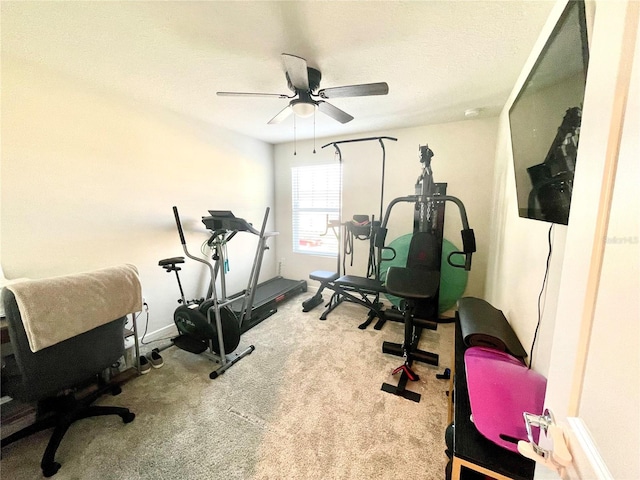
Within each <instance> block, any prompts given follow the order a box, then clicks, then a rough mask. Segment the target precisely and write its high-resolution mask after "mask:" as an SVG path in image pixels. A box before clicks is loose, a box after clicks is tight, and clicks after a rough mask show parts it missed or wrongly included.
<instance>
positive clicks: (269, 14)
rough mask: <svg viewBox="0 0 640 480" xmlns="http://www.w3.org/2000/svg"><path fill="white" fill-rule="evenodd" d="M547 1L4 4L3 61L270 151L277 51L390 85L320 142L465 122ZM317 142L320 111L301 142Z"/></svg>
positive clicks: (282, 132)
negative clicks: (266, 145)
mask: <svg viewBox="0 0 640 480" xmlns="http://www.w3.org/2000/svg"><path fill="white" fill-rule="evenodd" d="M552 6H553V2H552V1H549V0H547V1H529V0H510V1H509V0H507V1H496V0H490V1H474V0H467V1H455V0H449V1H412V2H402V1H383V2H374V1H357V2H334V1H290V2H285V1H280V2H265V1H259V2H248V1H234V2H221V1H200V2H186V1H185V2H178V1H165V2H96V1H93V2H8V1H4V0H3V1H2V2H1V9H2V10H1V14H2V25H1V27H2V29H1V35H2V37H1V39H2V54H3V56H5V55H9V56H12V57H17V58H21V59H24V60H27V61H29V62H37V63H40V64H43V65H44V66H46V67H47V68H52V69H55V70H57V71H60V72H62V73H63V74H65V75H68V76H72V77H75V78H77V79H79V80H82V81H86V82H90V83H91V84H93V85H96V84H97V85H98V87H99V88H101V89H108V90H109V91H111V92H115V93H117V94H119V95H124V96H126V97H127V98H133V99H135V100H136V101H143V102H149V103H151V104H153V105H154V106H156V107H161V108H167V109H170V110H172V111H174V112H177V113H179V114H181V115H186V116H189V117H191V118H196V119H198V120H200V121H204V122H206V123H209V124H213V125H218V126H222V127H225V128H227V129H231V130H234V131H237V132H240V133H243V134H246V135H249V136H252V137H255V138H258V139H261V140H264V141H266V142H270V143H282V142H288V141H291V140H292V139H293V117H289V118H288V119H287V120H286V121H285V122H283V123H282V124H280V125H267V121H268V120H269V119H271V118H272V117H273V116H274V115H275V114H276V113H278V112H279V111H280V110H281V109H282V108H284V107H285V106H286V105H287V103H288V100H285V99H278V98H264V97H260V98H237V97H219V96H216V91H244V92H266V93H286V94H290V93H291V92H290V91H289V90H288V88H287V82H286V79H285V76H284V73H283V72H284V70H283V67H282V64H281V59H280V54H281V53H290V54H294V55H298V56H301V57H303V58H306V59H307V61H308V64H309V66H312V67H315V68H318V69H319V70H320V71H321V72H322V82H321V84H320V88H327V87H336V86H342V85H353V84H359V83H372V82H382V81H384V82H387V83H388V84H389V94H388V95H386V96H373V97H358V98H336V99H332V100H329V102H330V103H332V104H333V105H335V106H336V107H338V108H340V109H342V110H344V111H346V112H348V113H350V114H351V115H353V116H354V117H355V119H354V120H352V121H351V122H349V123H347V124H344V125H343V124H340V123H338V122H336V121H335V120H333V119H331V118H329V117H327V116H325V115H323V114H321V113H318V114H317V116H316V126H315V130H316V136H317V137H319V138H320V137H330V136H332V135H348V134H351V133H360V132H367V131H384V130H385V129H395V128H404V127H412V126H419V125H426V124H431V123H444V122H450V121H457V120H462V119H464V112H465V110H466V109H470V108H480V109H482V110H481V115H495V114H497V113H498V112H499V111H500V109H501V107H502V106H503V105H504V103H505V100H506V99H507V96H508V95H509V93H510V91H511V89H512V88H513V85H514V83H515V82H516V80H517V77H518V75H519V73H520V71H521V69H522V66H523V64H524V62H525V61H526V59H527V57H528V55H529V53H530V51H531V48H532V46H533V44H534V42H535V40H536V39H537V37H538V34H539V32H540V30H541V28H542V26H543V24H544V22H545V20H546V18H547V15H548V13H549V12H550V10H551V8H552ZM312 136H313V117H311V118H309V119H299V120H298V121H297V138H298V139H304V138H311V137H312Z"/></svg>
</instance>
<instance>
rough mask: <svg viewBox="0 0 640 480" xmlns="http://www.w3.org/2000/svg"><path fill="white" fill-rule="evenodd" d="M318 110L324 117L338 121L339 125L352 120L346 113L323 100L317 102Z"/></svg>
mask: <svg viewBox="0 0 640 480" xmlns="http://www.w3.org/2000/svg"><path fill="white" fill-rule="evenodd" d="M318 110H320V111H321V112H322V113H324V114H325V115H329V116H330V117H331V118H333V119H334V120H337V121H339V122H340V123H347V122H350V121H351V120H353V117H352V116H351V115H349V114H348V113H347V112H344V111H342V110H340V109H339V108H338V107H334V106H333V105H331V104H330V103H327V102H325V101H323V100H318Z"/></svg>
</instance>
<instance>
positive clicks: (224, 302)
mask: <svg viewBox="0 0 640 480" xmlns="http://www.w3.org/2000/svg"><path fill="white" fill-rule="evenodd" d="M209 213H210V214H211V216H209V217H204V218H203V219H202V221H203V223H204V224H205V225H206V226H207V227H208V228H209V229H210V230H212V232H213V233H212V236H211V237H210V239H209V241H208V242H207V244H208V246H209V247H210V248H211V250H212V252H213V254H212V259H213V260H215V264H214V265H212V264H211V262H210V261H208V260H205V259H203V258H200V257H196V256H194V255H192V254H191V253H189V250H188V249H187V244H186V240H185V237H184V232H183V230H182V223H181V222H180V216H179V214H178V209H177V207H175V206H174V207H173V215H174V217H175V221H176V227H177V229H178V234H179V236H180V242H181V243H182V249H183V250H184V253H185V255H186V256H187V257H188V258H190V259H191V260H194V261H196V262H199V263H203V264H204V265H206V266H207V268H208V269H209V274H210V283H209V288H208V292H207V297H206V298H201V299H195V300H186V298H185V296H184V290H183V288H182V283H181V282H180V276H179V274H178V272H179V271H180V270H181V268H180V267H179V266H178V265H180V264H182V263H184V261H185V260H184V257H172V258H166V259H163V260H160V261H159V262H158V265H159V266H161V267H162V268H163V269H164V270H165V271H167V272H175V274H176V280H177V282H178V288H179V289H180V299H179V300H178V303H180V304H181V305H180V306H179V307H178V308H177V309H176V310H175V312H174V315H173V319H174V323H175V324H176V328H177V329H178V333H179V335H178V336H177V337H175V338H173V339H172V340H171V342H172V344H173V345H175V346H177V347H178V348H181V349H183V350H186V351H188V352H191V353H195V354H204V355H205V356H206V357H208V358H209V359H211V360H213V361H215V362H217V363H219V364H220V366H219V367H218V368H217V369H215V370H214V371H213V372H211V373H210V374H209V378H211V379H215V378H217V377H218V376H220V375H222V374H223V373H224V372H225V371H227V370H228V369H229V368H230V367H232V366H233V365H234V364H236V363H237V362H238V361H240V360H241V359H242V358H244V357H246V356H247V355H249V354H250V353H251V352H253V351H254V350H255V347H254V346H253V345H250V346H249V347H247V348H246V349H244V350H242V351H241V352H239V353H233V352H234V351H235V350H236V348H237V347H238V345H239V343H240V336H241V334H242V322H243V320H244V319H245V318H247V316H248V315H250V312H251V311H252V307H253V299H254V296H255V290H256V285H257V283H258V277H259V275H260V266H261V264H262V257H263V254H264V251H265V250H266V249H267V247H266V241H267V239H268V238H269V236H271V235H273V234H272V233H265V228H266V224H267V219H268V217H269V208H267V209H266V211H265V215H264V219H263V222H262V228H261V230H260V231H258V230H256V229H254V228H253V227H252V226H251V225H250V224H248V223H247V222H245V221H244V220H243V219H240V218H236V217H234V216H233V214H232V213H231V212H220V211H210V212H209ZM232 227H235V228H232ZM238 231H248V232H250V233H252V234H254V235H257V236H258V238H259V241H258V246H257V249H256V254H255V258H254V262H253V267H252V270H251V274H250V276H249V281H248V284H247V288H246V289H245V290H244V291H243V292H241V294H240V295H236V296H235V297H233V298H230V299H229V298H227V297H226V285H225V280H224V269H225V259H224V247H225V244H226V243H227V242H228V241H229V240H231V238H233V236H234V235H236V233H237V232H238ZM218 273H220V283H221V297H220V298H218V294H217V291H216V285H215V284H216V278H217V276H218ZM240 301H241V302H242V306H241V308H240V310H239V312H237V313H236V312H234V310H233V309H232V308H231V305H232V304H234V303H237V302H240Z"/></svg>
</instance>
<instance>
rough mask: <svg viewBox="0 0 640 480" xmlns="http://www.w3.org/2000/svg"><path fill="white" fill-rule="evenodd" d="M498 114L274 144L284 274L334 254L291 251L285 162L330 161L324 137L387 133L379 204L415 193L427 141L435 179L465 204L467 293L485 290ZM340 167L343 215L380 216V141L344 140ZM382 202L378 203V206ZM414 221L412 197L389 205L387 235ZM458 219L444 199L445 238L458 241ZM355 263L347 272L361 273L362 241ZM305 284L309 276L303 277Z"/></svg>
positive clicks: (330, 266) (324, 262) (321, 263)
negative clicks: (469, 260) (473, 249)
mask: <svg viewBox="0 0 640 480" xmlns="http://www.w3.org/2000/svg"><path fill="white" fill-rule="evenodd" d="M496 129H497V119H496V118H478V119H474V120H466V121H462V122H455V123H447V124H440V125H429V126H424V127H417V128H407V129H398V130H391V131H384V132H368V133H366V134H362V135H353V136H349V137H339V138H330V139H318V140H316V151H317V153H316V154H315V155H314V154H313V153H312V152H313V142H312V141H303V142H300V141H299V142H297V146H296V148H295V151H296V152H297V154H296V155H294V154H293V152H294V145H293V143H287V144H281V145H277V146H276V148H275V162H276V178H275V181H276V211H277V213H276V215H277V217H276V226H277V228H278V230H279V231H280V236H279V237H278V239H277V242H276V245H277V257H278V260H279V261H283V266H282V273H283V275H284V276H286V277H289V278H296V279H297V278H300V279H308V275H309V273H310V272H311V271H313V270H331V271H335V268H336V260H335V258H328V257H318V256H311V255H302V254H294V253H293V250H292V243H291V242H292V233H291V167H293V166H299V165H307V164H314V163H316V164H318V163H332V162H335V161H337V159H336V158H335V157H334V155H335V149H334V148H333V147H332V146H329V147H327V148H324V149H322V148H321V147H322V145H325V144H327V143H329V142H334V141H338V140H347V139H355V138H366V137H373V136H389V137H394V138H397V139H398V141H397V142H393V141H389V140H386V141H385V142H384V143H385V149H386V168H385V186H384V209H386V207H387V205H388V203H389V201H390V200H392V199H393V198H395V197H400V196H405V195H413V194H414V193H415V192H414V185H415V183H416V180H417V178H418V176H419V175H420V173H421V164H420V162H419V161H418V146H419V145H425V144H429V146H430V148H431V149H432V150H433V151H434V153H435V156H434V157H433V160H432V167H433V173H434V179H435V181H436V182H445V183H447V184H448V186H447V193H448V194H449V195H453V196H456V197H458V198H460V199H461V200H462V201H463V203H464V204H465V207H466V210H467V215H468V218H469V224H470V226H471V228H473V229H474V231H475V235H476V242H477V248H478V251H477V253H476V254H474V255H473V265H472V270H471V272H470V275H469V283H468V285H467V291H466V294H467V295H473V296H479V297H482V296H484V288H485V278H486V265H487V256H488V248H489V236H490V233H489V226H490V223H491V221H490V220H491V198H492V189H491V185H492V183H493V180H492V179H493V161H494V157H495V141H496ZM340 149H341V151H342V158H343V165H344V174H343V183H344V185H343V192H344V193H343V220H346V219H350V218H351V217H352V216H353V215H354V214H368V215H370V216H371V215H375V216H376V218H378V217H379V212H380V183H381V170H382V149H381V147H380V144H379V143H378V142H377V141H374V142H366V143H362V142H359V143H350V144H343V145H341V146H340ZM384 209H383V211H384ZM412 228H413V205H410V204H402V205H398V206H397V207H394V210H393V214H392V219H391V222H390V223H389V234H388V236H387V243H389V242H390V241H392V240H393V239H394V238H397V237H399V236H401V235H404V234H406V233H410V232H411V231H412ZM461 228H462V226H461V223H460V217H459V214H458V211H457V208H456V207H455V205H453V204H452V203H448V204H447V207H446V219H445V238H447V239H449V240H450V241H452V242H453V243H454V244H456V245H457V246H459V247H461V246H462V242H461V239H460V230H461ZM354 250H355V261H354V266H353V267H347V271H348V272H349V273H352V274H355V275H365V274H366V265H367V254H368V243H366V242H360V243H357V242H356V245H355V248H354ZM309 282H310V286H311V287H313V286H316V285H314V283H315V282H312V281H309Z"/></svg>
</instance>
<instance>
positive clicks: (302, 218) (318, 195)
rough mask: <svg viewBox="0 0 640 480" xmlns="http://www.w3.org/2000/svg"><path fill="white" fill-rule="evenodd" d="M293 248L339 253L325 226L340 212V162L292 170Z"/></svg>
mask: <svg viewBox="0 0 640 480" xmlns="http://www.w3.org/2000/svg"><path fill="white" fill-rule="evenodd" d="M291 187H292V189H291V196H292V211H293V218H292V224H293V251H294V252H295V253H306V254H310V255H330V256H336V255H337V254H338V239H337V238H336V234H335V233H334V231H333V230H332V229H331V228H329V227H328V224H329V222H330V221H337V220H338V219H339V213H340V164H331V165H310V166H304V167H293V168H292V169H291Z"/></svg>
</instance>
